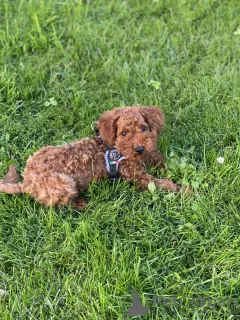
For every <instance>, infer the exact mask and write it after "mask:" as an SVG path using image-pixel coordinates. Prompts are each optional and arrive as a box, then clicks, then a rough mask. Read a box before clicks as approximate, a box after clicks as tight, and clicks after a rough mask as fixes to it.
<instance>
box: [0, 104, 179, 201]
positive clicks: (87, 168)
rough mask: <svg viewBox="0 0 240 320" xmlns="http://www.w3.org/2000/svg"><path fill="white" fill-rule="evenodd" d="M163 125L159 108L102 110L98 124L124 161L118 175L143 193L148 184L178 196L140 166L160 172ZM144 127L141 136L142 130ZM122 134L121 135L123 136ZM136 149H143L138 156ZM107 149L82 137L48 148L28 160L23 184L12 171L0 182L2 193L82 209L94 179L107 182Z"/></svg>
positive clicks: (167, 183)
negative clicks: (27, 196) (21, 195)
mask: <svg viewBox="0 0 240 320" xmlns="http://www.w3.org/2000/svg"><path fill="white" fill-rule="evenodd" d="M164 123H165V119H164V115H163V113H162V111H161V110H160V109H159V108H157V107H146V106H135V107H123V108H115V109H113V110H111V111H106V112H105V113H104V114H103V115H101V116H100V118H99V120H98V130H99V132H100V136H101V139H102V140H103V141H104V143H105V144H108V145H109V146H115V147H116V149H117V150H118V151H119V152H120V153H121V154H122V155H124V156H125V160H123V161H121V162H120V164H119V173H120V176H121V177H122V178H123V179H125V180H127V181H130V182H133V183H134V184H135V185H137V186H138V187H140V188H141V189H146V188H147V187H148V183H149V182H150V181H153V182H154V183H155V185H156V186H157V187H159V188H162V189H164V190H171V191H174V192H179V190H180V188H181V186H179V185H176V184H175V183H173V182H172V181H171V180H169V179H158V178H155V177H153V176H152V175H150V174H148V173H147V172H146V170H145V169H144V166H143V164H144V163H148V164H150V165H154V166H156V168H160V167H161V168H164V163H163V156H162V154H161V153H159V152H158V151H157V149H156V148H157V138H158V136H159V134H160V133H161V131H162V129H163V126H164ZM143 127H144V131H143ZM123 132H124V135H123V134H122V133H123ZM137 147H144V151H143V152H142V153H139V152H137V151H136V148H137ZM105 151H106V150H105V147H104V145H103V144H101V143H100V142H99V140H98V139H97V138H96V137H94V138H84V139H81V140H78V141H76V142H73V143H70V144H67V145H63V146H47V147H43V148H42V149H41V150H40V151H38V152H36V153H35V154H34V155H33V156H31V157H30V158H29V159H28V160H27V164H26V167H25V170H24V172H23V182H22V183H19V182H18V176H17V173H16V169H15V166H11V167H10V168H9V171H8V173H7V175H6V176H5V178H4V179H3V180H1V181H0V191H2V192H6V193H10V194H13V193H28V194H30V195H31V196H32V197H33V198H35V199H37V200H38V201H39V202H40V203H42V204H45V205H64V204H67V203H69V202H71V203H73V205H74V206H76V207H84V206H86V201H85V200H84V199H83V198H81V197H80V194H81V192H82V191H84V190H85V189H86V188H87V186H88V185H89V184H90V183H91V182H92V181H93V180H99V179H102V178H105V177H107V175H108V172H107V169H106V165H105Z"/></svg>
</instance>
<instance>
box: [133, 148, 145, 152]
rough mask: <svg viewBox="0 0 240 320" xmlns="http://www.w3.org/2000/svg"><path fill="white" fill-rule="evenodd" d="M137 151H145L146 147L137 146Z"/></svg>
mask: <svg viewBox="0 0 240 320" xmlns="http://www.w3.org/2000/svg"><path fill="white" fill-rule="evenodd" d="M135 150H136V151H137V152H139V153H142V152H143V151H144V147H136V149H135Z"/></svg>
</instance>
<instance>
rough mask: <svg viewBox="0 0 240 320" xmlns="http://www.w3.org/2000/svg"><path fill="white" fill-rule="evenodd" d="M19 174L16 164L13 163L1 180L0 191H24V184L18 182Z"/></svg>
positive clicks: (11, 192)
mask: <svg viewBox="0 0 240 320" xmlns="http://www.w3.org/2000/svg"><path fill="white" fill-rule="evenodd" d="M18 181H19V176H18V174H17V171H16V167H15V165H13V164H12V165H11V166H10V167H9V169H8V172H7V174H6V176H5V177H4V178H3V179H2V180H0V192H6V193H10V194H13V193H22V192H23V190H22V189H23V188H22V184H21V183H18Z"/></svg>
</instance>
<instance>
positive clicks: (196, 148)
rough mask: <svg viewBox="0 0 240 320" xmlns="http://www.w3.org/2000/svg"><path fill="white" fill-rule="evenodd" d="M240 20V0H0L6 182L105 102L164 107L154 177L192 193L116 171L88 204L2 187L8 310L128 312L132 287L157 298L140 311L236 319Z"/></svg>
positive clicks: (0, 134)
mask: <svg viewBox="0 0 240 320" xmlns="http://www.w3.org/2000/svg"><path fill="white" fill-rule="evenodd" d="M239 15H240V3H239V2H238V1H233V0H222V1H220V0H205V1H204V0H189V1H187V0H179V1H177V0H125V1H124V0H108V1H107V0H85V1H84V0H82V1H81V0H72V1H70V0H68V1H67V0H62V1H57V0H31V1H27V0H1V2H0V177H3V176H4V174H5V173H6V171H7V169H8V167H9V165H10V164H12V163H15V164H16V166H17V169H18V171H19V172H21V171H23V169H24V166H25V163H26V160H27V158H28V157H29V156H30V155H31V154H32V153H33V152H35V151H37V150H38V149H39V148H41V147H42V146H43V145H49V144H52V145H58V144H64V143H66V142H70V141H73V140H77V139H79V138H83V137H86V136H91V135H92V134H93V132H92V130H91V126H90V125H91V123H92V122H93V121H95V120H96V119H97V118H98V117H99V115H100V114H101V113H102V112H104V111H105V110H109V109H112V108H113V107H114V106H124V105H135V104H142V105H157V106H160V107H161V108H162V109H163V110H164V114H165V117H166V127H165V130H164V133H163V134H162V136H161V137H160V139H159V143H158V146H159V150H161V151H162V152H163V153H164V154H165V155H166V162H167V164H168V171H167V172H166V173H162V172H158V176H159V177H163V176H167V177H171V178H172V179H173V180H174V181H179V182H182V183H184V184H190V185H192V186H193V188H194V192H193V193H192V194H191V195H189V196H184V195H181V196H175V195H173V194H171V193H167V192H163V191H161V190H158V191H156V190H155V191H153V190H152V192H150V191H146V192H139V191H138V190H136V189H135V188H134V187H133V186H131V185H129V184H127V183H125V182H120V181H119V182H117V183H114V184H110V183H109V182H108V181H107V180H106V181H101V182H95V183H93V184H92V185H91V186H90V187H89V189H88V190H87V191H86V195H85V196H86V198H87V199H88V201H89V205H88V207H87V208H86V209H85V210H84V211H78V210H74V209H72V208H71V207H62V208H46V207H43V206H41V205H40V204H39V203H37V202H35V201H34V200H33V199H31V198H29V197H28V196H26V195H13V196H11V195H6V194H0V289H4V290H7V291H8V293H9V296H8V299H1V300H0V319H3V320H8V319H9V320H10V319H13V320H18V319H36V320H40V319H47V320H50V319H61V320H73V319H74V320H75V319H91V320H95V319H96V320H101V319H106V320H110V319H119V320H121V319H132V318H131V317H127V316H126V314H127V311H128V308H129V307H130V306H131V302H132V296H131V295H132V292H134V291H137V292H138V293H139V296H140V298H141V301H142V303H143V304H144V305H145V306H148V307H149V309H150V310H149V312H148V313H147V315H146V316H144V317H136V318H135V319H160V320H162V319H166V320H170V319H174V320H175V319H179V320H183V319H184V320H185V319H193V320H202V319H206V320H211V319H212V320H216V319H226V320H227V319H228V320H230V319H240V297H239V295H240V266H239V265H240V259H239V258H240V192H239V191H240V125H239V123H240V101H239V99H240V67H239V62H240V60H239V59H240V51H239V48H240V20H239ZM219 157H223V158H224V162H223V163H218V158H219ZM149 170H150V172H151V169H149ZM156 296H159V299H158V303H154V300H155V302H156ZM160 297H161V299H162V300H161V299H160ZM167 298H168V299H169V300H166V299H167ZM164 299H165V300H164ZM174 299H175V300H176V299H177V302H178V303H176V302H174ZM163 300H164V301H165V302H164V303H163V302H159V301H163ZM200 300H201V301H205V302H206V303H199V302H200ZM166 301H168V302H166Z"/></svg>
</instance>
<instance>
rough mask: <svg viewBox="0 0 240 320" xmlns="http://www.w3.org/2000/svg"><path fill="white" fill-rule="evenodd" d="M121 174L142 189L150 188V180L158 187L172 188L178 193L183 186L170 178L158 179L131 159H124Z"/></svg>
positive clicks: (120, 169)
mask: <svg viewBox="0 0 240 320" xmlns="http://www.w3.org/2000/svg"><path fill="white" fill-rule="evenodd" d="M119 171H120V174H121V176H122V177H123V178H124V179H125V180H128V181H131V182H133V183H135V184H136V185H137V186H138V187H140V188H141V189H142V190H146V189H147V188H148V184H149V182H151V181H152V182H154V183H155V185H156V187H157V188H161V189H164V190H166V191H168V190H170V191H173V192H175V193H178V192H179V191H180V190H181V186H179V185H177V184H176V183H174V182H173V181H172V180H170V179H158V178H155V177H153V176H152V175H150V174H148V173H147V172H146V171H145V170H144V169H143V167H141V166H140V165H136V164H135V163H133V162H131V161H126V160H125V161H124V162H122V163H121V164H120V168H119Z"/></svg>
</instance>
